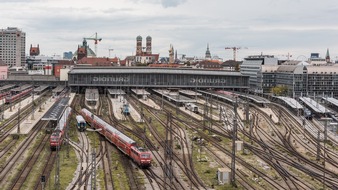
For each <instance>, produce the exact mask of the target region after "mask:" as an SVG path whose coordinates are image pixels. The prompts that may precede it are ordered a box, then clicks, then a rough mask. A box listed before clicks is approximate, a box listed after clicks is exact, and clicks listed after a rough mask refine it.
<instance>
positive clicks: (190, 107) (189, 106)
mask: <svg viewBox="0 0 338 190" xmlns="http://www.w3.org/2000/svg"><path fill="white" fill-rule="evenodd" d="M184 106H185V109H186V110H190V111H192V112H194V113H198V106H196V105H195V104H192V103H187V104H185V105H184Z"/></svg>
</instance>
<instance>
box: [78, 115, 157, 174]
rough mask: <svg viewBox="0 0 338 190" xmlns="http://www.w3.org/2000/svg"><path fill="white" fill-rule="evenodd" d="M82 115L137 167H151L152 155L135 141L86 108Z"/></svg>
mask: <svg viewBox="0 0 338 190" xmlns="http://www.w3.org/2000/svg"><path fill="white" fill-rule="evenodd" d="M81 115H82V116H83V117H84V118H85V120H86V121H87V122H88V123H89V124H92V125H93V126H92V127H94V128H96V129H101V131H98V132H99V133H100V134H102V135H103V136H104V137H106V139H107V140H108V141H110V142H111V143H113V144H114V145H115V146H116V147H117V148H118V149H120V150H121V151H122V152H123V153H124V154H126V155H128V156H129V157H130V158H131V159H132V160H133V161H134V162H135V163H136V164H137V165H139V166H140V167H142V168H147V167H150V166H151V160H152V158H151V153H150V152H149V151H147V150H145V149H144V148H142V147H139V146H137V144H136V142H135V141H134V140H133V139H131V138H129V137H128V136H126V135H125V134H123V133H121V132H120V131H118V130H117V129H115V128H114V127H112V126H111V125H109V124H108V123H107V122H105V121H103V120H102V119H101V118H99V117H97V116H96V115H94V114H93V113H91V112H90V111H88V110H87V109H85V108H83V109H82V110H81Z"/></svg>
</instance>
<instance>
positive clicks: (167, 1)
mask: <svg viewBox="0 0 338 190" xmlns="http://www.w3.org/2000/svg"><path fill="white" fill-rule="evenodd" d="M131 1H132V2H135V3H153V4H162V6H163V7H164V8H168V7H177V6H179V5H181V4H183V3H185V2H186V1H187V0H131Z"/></svg>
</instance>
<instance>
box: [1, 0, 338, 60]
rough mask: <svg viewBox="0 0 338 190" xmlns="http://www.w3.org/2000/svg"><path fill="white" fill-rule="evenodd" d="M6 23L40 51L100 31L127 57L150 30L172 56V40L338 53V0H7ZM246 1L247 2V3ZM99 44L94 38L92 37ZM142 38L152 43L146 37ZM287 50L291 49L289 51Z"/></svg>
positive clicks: (59, 49)
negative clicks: (250, 0)
mask: <svg viewBox="0 0 338 190" xmlns="http://www.w3.org/2000/svg"><path fill="white" fill-rule="evenodd" d="M0 4H1V6H0V17H1V18H3V19H2V25H1V26H0V28H7V27H18V28H20V29H21V30H23V31H24V32H25V33H26V54H27V53H28V50H29V47H30V44H32V45H33V46H36V45H37V44H39V45H40V50H41V54H44V55H54V54H56V55H62V53H63V52H67V51H72V52H74V51H75V50H76V49H77V46H78V45H79V44H81V43H82V40H83V38H84V37H93V35H94V34H95V32H97V34H98V36H99V37H100V38H102V41H101V42H99V43H98V56H100V57H101V56H106V57H108V55H109V49H114V51H113V52H110V54H111V56H115V55H116V56H118V57H120V58H122V59H123V58H124V57H125V56H128V55H135V51H136V40H135V39H136V37H137V36H138V35H141V36H142V37H143V38H145V37H146V36H148V35H149V36H151V37H152V39H153V42H152V46H153V53H160V56H161V57H168V56H169V52H168V50H169V48H170V44H172V45H173V46H174V48H175V50H177V51H178V54H185V55H187V56H189V57H190V56H197V57H204V56H205V51H206V48H207V44H209V47H210V52H211V55H212V56H214V55H218V56H219V57H221V58H223V59H224V60H229V59H232V58H233V56H232V55H233V53H232V50H225V49H224V47H234V46H238V47H247V48H248V49H241V50H239V51H238V54H237V60H241V59H243V58H244V57H246V56H248V55H256V54H261V53H263V54H272V55H277V56H279V57H281V58H286V55H287V54H288V53H289V54H291V55H292V59H297V58H298V59H302V60H304V57H309V56H310V53H312V52H314V53H320V56H321V57H323V58H324V57H325V53H326V49H327V48H329V50H330V56H331V59H333V60H335V59H336V57H337V56H338V53H336V52H337V50H338V39H337V38H335V34H336V32H337V30H338V27H337V26H335V23H334V22H336V20H337V17H338V16H337V15H336V14H335V13H336V10H337V9H338V5H336V3H334V1H332V0H325V1H321V2H318V1H313V0H310V1H305V0H298V1H291V0H284V1H282V0H279V1H271V0H259V1H255V2H246V1H244V0H242V1H236V2H235V1H224V0H223V1H222V0H213V1H212V2H208V3H205V1H202V0H194V1H192V0H123V1H114V2H111V1H107V0H102V1H98V2H90V1H79V0H74V1H72V3H69V1H68V2H67V1H65V0H60V1H56V0H48V1H40V0H15V1H10V0H0ZM243 5H245V6H243ZM88 44H89V45H90V47H91V48H92V49H93V50H94V42H93V41H88ZM143 46H144V47H145V46H146V44H145V42H143ZM282 55H284V56H282Z"/></svg>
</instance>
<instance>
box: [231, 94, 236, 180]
mask: <svg viewBox="0 0 338 190" xmlns="http://www.w3.org/2000/svg"><path fill="white" fill-rule="evenodd" d="M234 113H235V116H234V123H233V125H234V127H233V131H232V154H231V184H232V186H233V187H237V185H236V179H235V176H236V173H235V172H236V139H237V97H236V102H235V105H234Z"/></svg>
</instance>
